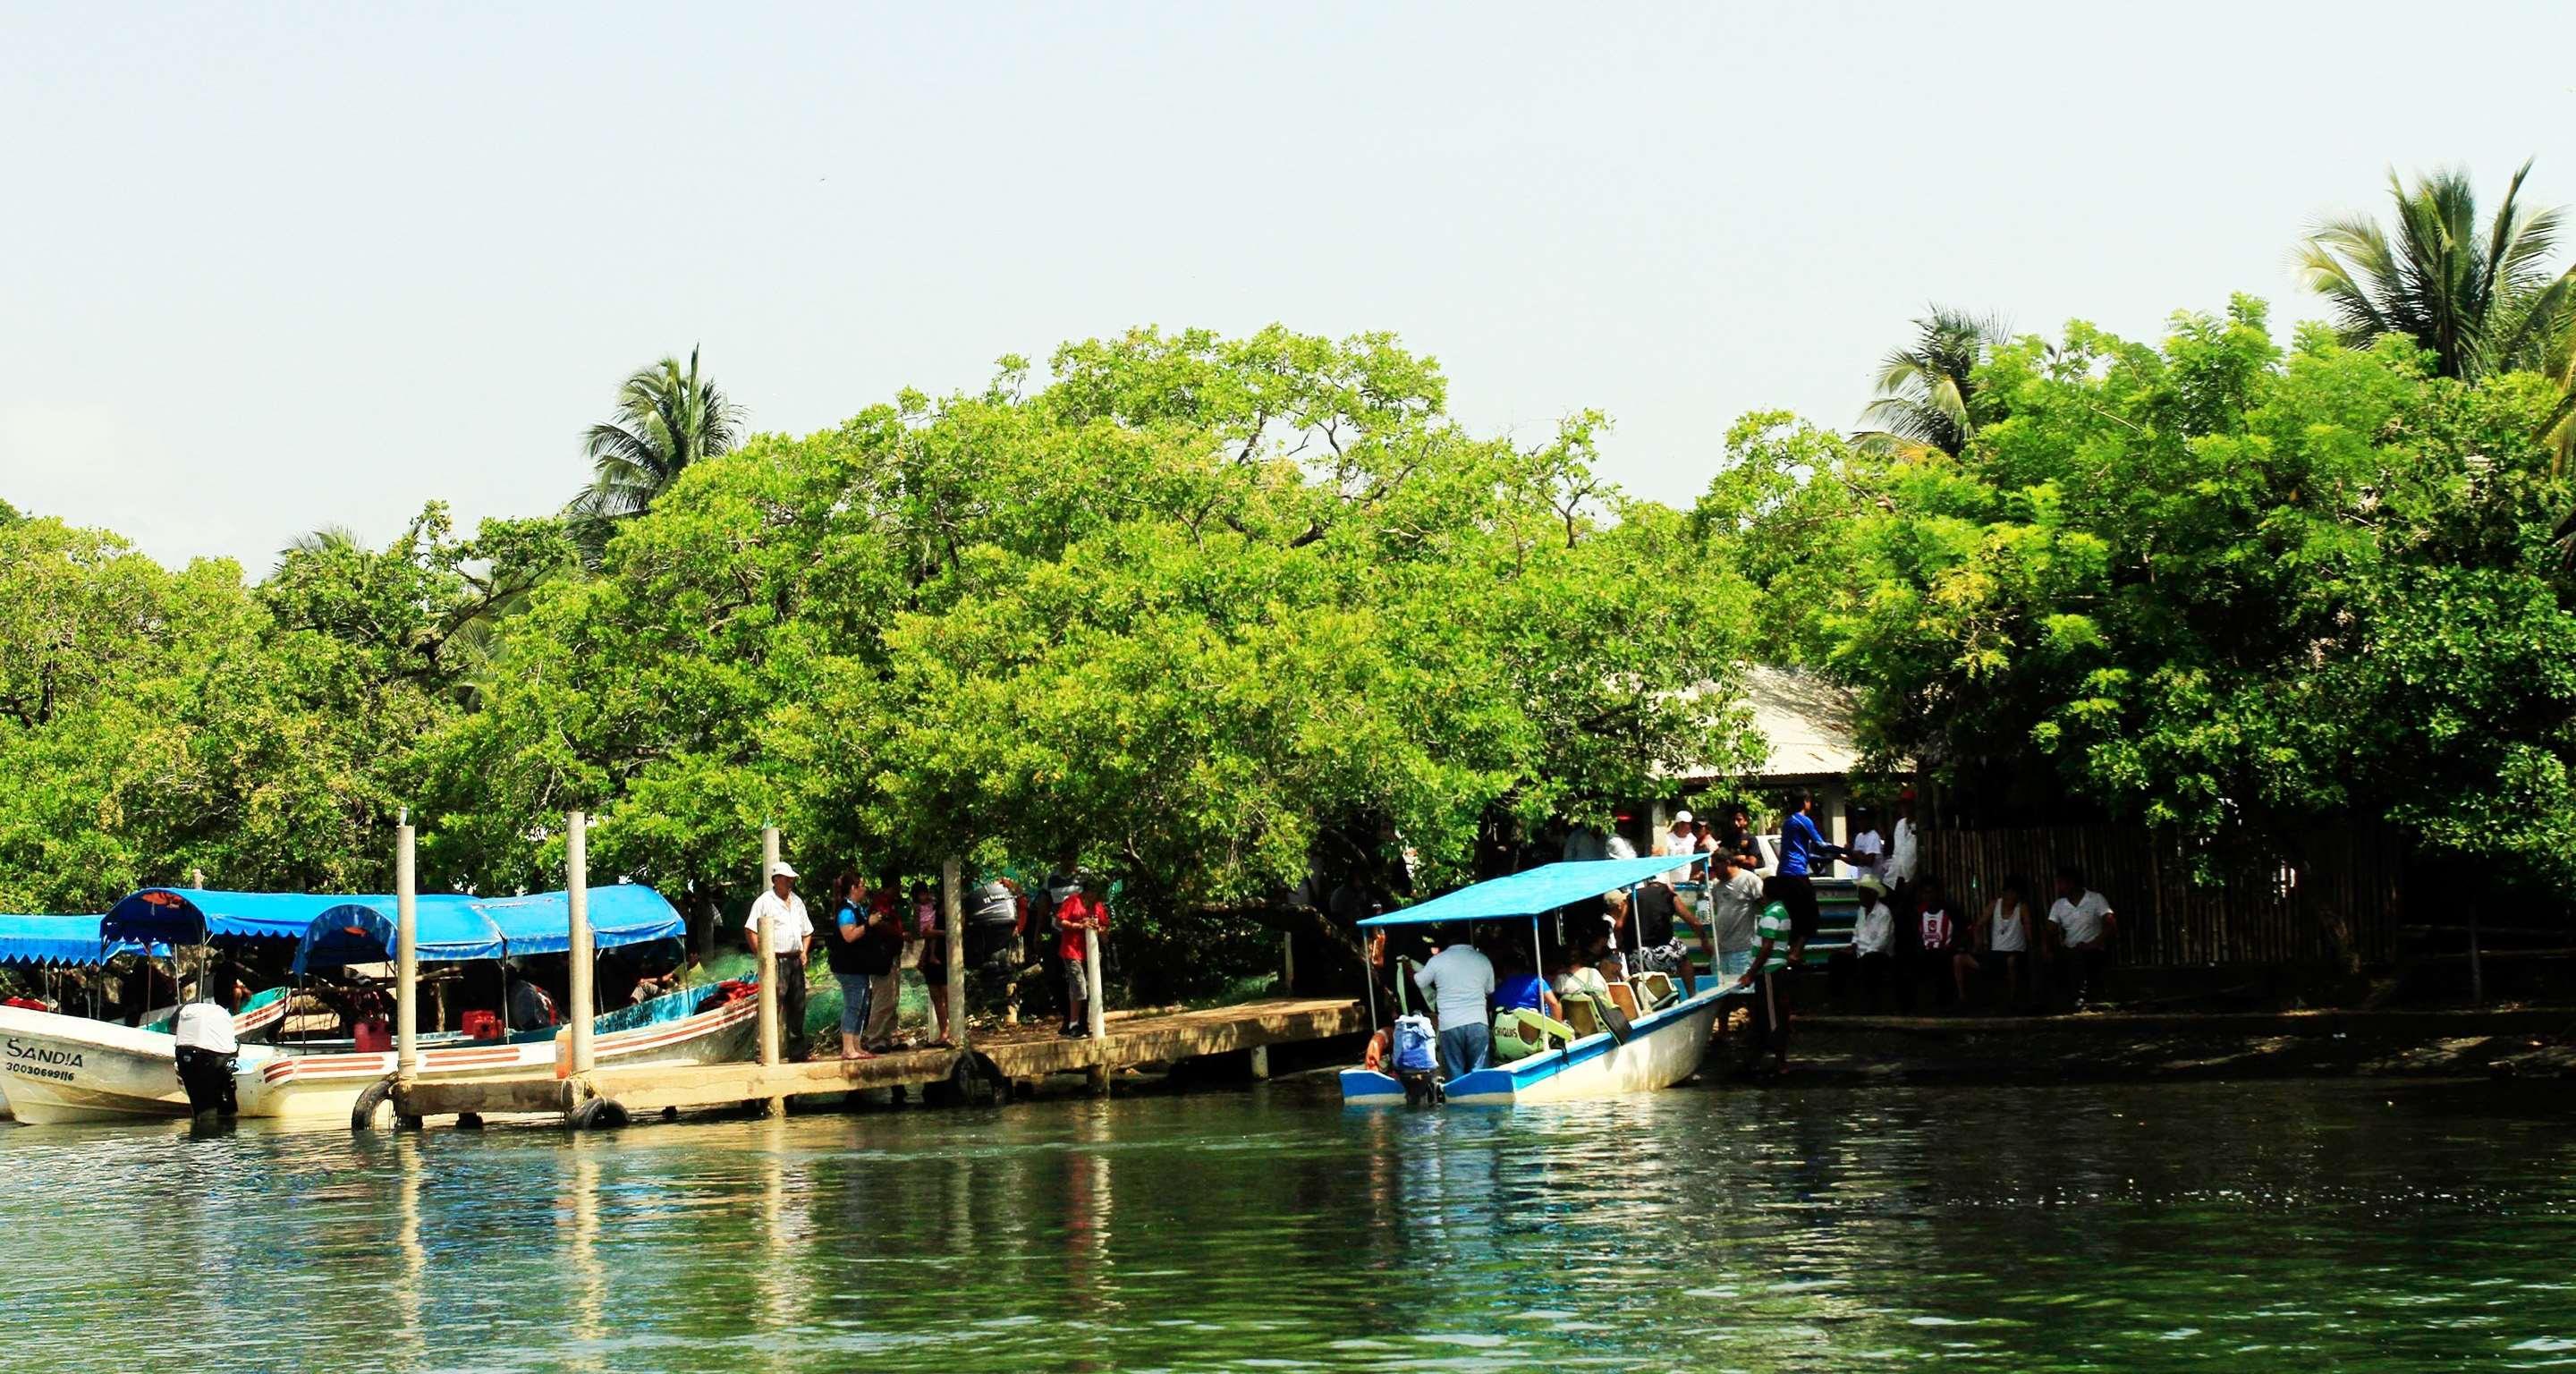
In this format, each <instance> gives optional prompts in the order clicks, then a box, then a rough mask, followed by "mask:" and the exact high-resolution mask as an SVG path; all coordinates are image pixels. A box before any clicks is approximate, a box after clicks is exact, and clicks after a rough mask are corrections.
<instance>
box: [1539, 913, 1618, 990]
mask: <svg viewBox="0 0 2576 1374" xmlns="http://www.w3.org/2000/svg"><path fill="white" fill-rule="evenodd" d="M1611 929H1612V928H1611V927H1610V926H1609V925H1608V924H1606V923H1603V924H1596V925H1592V926H1590V927H1589V928H1578V929H1577V930H1576V932H1575V936H1574V944H1573V947H1572V948H1571V949H1569V950H1567V951H1566V958H1565V971H1564V972H1563V973H1562V974H1560V975H1558V977H1557V979H1556V981H1555V984H1554V986H1555V988H1556V994H1557V996H1558V997H1560V998H1562V997H1571V996H1575V995H1577V994H1580V993H1584V992H1607V991H1609V988H1610V984H1612V983H1624V982H1626V981H1627V973H1626V971H1625V970H1624V969H1622V968H1621V967H1620V964H1619V951H1618V950H1617V949H1615V948H1613V947H1612V946H1611V939H1612V935H1611Z"/></svg>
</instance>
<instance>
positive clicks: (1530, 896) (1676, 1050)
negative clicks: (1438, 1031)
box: [1341, 855, 1733, 1106]
mask: <svg viewBox="0 0 2576 1374" xmlns="http://www.w3.org/2000/svg"><path fill="white" fill-rule="evenodd" d="M1705 857H1706V856H1693V855H1656V856H1653V857H1649V858H1636V859H1599V860H1590V861H1581V862H1571V863H1556V864H1547V865H1544V866H1541V867H1538V868H1533V869H1529V870H1527V871H1525V872H1520V873H1514V874H1512V875H1510V876H1508V877H1503V878H1496V879H1493V880H1491V881H1489V882H1482V883H1477V884H1475V885H1473V886H1470V887H1464V888H1460V889H1458V890H1457V891H1455V892H1451V893H1447V894H1445V895H1442V896H1439V897H1434V898H1432V899H1431V900H1429V901H1426V902H1421V903H1418V904H1416V905H1413V906H1410V907H1406V908H1404V909H1403V910H1401V911H1392V912H1388V913H1386V914H1385V915H1382V916H1372V917H1370V918H1368V919H1367V920H1364V921H1362V922H1360V925H1361V927H1362V928H1364V929H1370V930H1385V929H1388V928H1390V927H1405V926H1420V927H1428V926H1434V925H1449V924H1457V925H1465V924H1470V923H1502V924H1507V925H1509V926H1513V927H1517V926H1518V925H1519V924H1520V923H1522V922H1524V921H1525V922H1527V923H1528V936H1527V938H1528V939H1529V940H1530V941H1531V944H1532V947H1533V951H1534V953H1535V952H1536V951H1538V950H1540V949H1543V947H1544V941H1543V940H1542V938H1541V923H1542V921H1544V920H1545V919H1547V918H1549V917H1550V916H1552V915H1553V914H1555V913H1557V912H1559V911H1562V910H1564V909H1565V908H1568V907H1571V906H1575V905H1577V904H1579V903H1585V902H1589V901H1591V900H1593V899H1595V898H1598V897H1601V896H1603V895H1605V894H1607V893H1611V892H1617V891H1623V890H1633V889H1635V888H1637V887H1638V886H1640V885H1641V884H1643V883H1645V882H1646V881H1647V880H1649V879H1651V878H1654V877H1655V876H1657V875H1659V874H1668V873H1678V872H1681V871H1683V870H1686V869H1688V868H1689V867H1691V866H1692V865H1694V864H1696V863H1699V862H1701V861H1702V860H1704V858H1705ZM1632 928H1633V927H1632ZM1509 938H1515V939H1517V938H1520V936H1519V935H1518V934H1517V933H1515V934H1513V935H1512V936H1510V937H1509ZM1534 967H1540V968H1543V967H1544V960H1543V959H1540V960H1539V961H1538V962H1536V963H1535V964H1534ZM1402 976H1403V975H1402V974H1401V972H1399V974H1398V977H1402ZM1621 986H1622V985H1620V984H1612V985H1611V987H1612V988H1613V989H1614V990H1616V989H1618V988H1620V987H1621ZM1624 986H1625V988H1626V991H1627V996H1626V997H1625V998H1623V999H1620V1002H1621V1005H1619V1006H1618V1009H1617V1011H1616V1012H1615V1013H1607V1014H1601V1015H1598V1016H1586V1017H1583V1018H1582V1019H1581V1020H1580V1022H1579V1023H1578V1024H1574V1025H1571V1026H1569V1027H1568V1029H1569V1030H1570V1031H1571V1034H1569V1035H1566V1036H1564V1037H1563V1038H1562V1043H1558V1042H1557V1041H1554V1040H1550V1041H1547V1042H1544V1043H1545V1048H1543V1049H1540V1050H1539V1051H1538V1052H1537V1053H1534V1054H1530V1055H1527V1056H1525V1057H1522V1058H1519V1059H1515V1060H1512V1061H1510V1062H1508V1063H1502V1064H1497V1065H1494V1066H1493V1067H1490V1068H1486V1069H1480V1070H1477V1071H1476V1072H1473V1073H1468V1074H1465V1075H1462V1076H1460V1077H1458V1078H1456V1079H1453V1080H1451V1081H1450V1082H1448V1083H1446V1084H1444V1085H1443V1086H1442V1093H1443V1095H1444V1096H1445V1098H1446V1099H1447V1100H1448V1101H1450V1102H1453V1103H1459V1104H1464V1105H1471V1106H1510V1105H1513V1104H1516V1103H1525V1102H1556V1101H1569V1100H1574V1099H1580V1098H1596V1097H1612V1096H1618V1095H1622V1094H1626V1093H1632V1092H1648V1091H1652V1090H1654V1089H1656V1088H1663V1087H1669V1086H1671V1085H1672V1084H1675V1083H1679V1082H1681V1081H1682V1080H1683V1079H1686V1078H1688V1077H1690V1076H1691V1075H1692V1074H1694V1073H1697V1072H1698V1071H1699V1066H1700V1062H1701V1060H1702V1059H1704V1058H1705V1057H1706V1056H1707V1053H1708V1046H1709V1039H1710V1036H1711V1034H1712V1033H1713V1031H1714V1029H1715V1026H1716V1023H1717V1017H1718V1013H1719V1011H1720V1010H1721V1009H1722V1007H1723V1006H1724V1003H1725V999H1726V998H1727V997H1728V996H1730V995H1732V994H1733V989H1732V987H1731V986H1730V985H1728V984H1727V983H1726V982H1725V981H1723V980H1721V979H1716V978H1712V979H1710V980H1708V981H1706V982H1703V983H1700V984H1698V985H1697V987H1696V989H1695V990H1690V991H1684V990H1681V989H1677V988H1671V987H1669V980H1666V979H1663V977H1662V975H1647V976H1643V977H1638V978H1635V979H1633V980H1632V981H1631V982H1629V983H1628V984H1626V985H1624ZM1373 988H1374V984H1372V989H1373ZM1371 998H1372V1006H1371V1012H1370V1016H1371V1020H1372V1021H1374V1020H1375V1018H1376V1010H1375V1006H1374V998H1375V993H1374V990H1372V993H1371ZM1569 1010H1571V1008H1569ZM1623 1023H1624V1024H1623ZM1341 1085H1342V1101H1343V1103H1344V1104H1345V1105H1349V1106H1400V1105H1402V1104H1403V1103H1404V1102H1405V1101H1406V1100H1407V1093H1406V1088H1405V1084H1404V1081H1403V1080H1402V1079H1401V1078H1400V1077H1398V1076H1397V1075H1395V1074H1391V1073H1387V1072H1385V1071H1383V1069H1382V1068H1378V1067H1361V1068H1351V1069H1344V1070H1342V1075H1341ZM1415 1095H1416V1096H1417V1097H1418V1096H1419V1094H1418V1093H1417V1094H1415Z"/></svg>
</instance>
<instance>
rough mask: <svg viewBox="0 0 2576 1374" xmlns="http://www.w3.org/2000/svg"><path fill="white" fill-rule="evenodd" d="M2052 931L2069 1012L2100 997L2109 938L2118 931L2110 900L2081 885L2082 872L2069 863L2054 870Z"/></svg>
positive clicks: (2049, 916)
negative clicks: (2055, 889) (2054, 934)
mask: <svg viewBox="0 0 2576 1374" xmlns="http://www.w3.org/2000/svg"><path fill="white" fill-rule="evenodd" d="M2048 923H2049V925H2051V926H2053V927H2055V928H2056V931H2057V940H2058V952H2059V953H2060V954H2061V955H2063V956H2065V957H2063V958H2061V959H2060V960H2058V966H2059V967H2060V968H2061V969H2063V970H2064V975H2063V976H2064V977H2065V980H2066V1001H2067V1005H2068V1007H2069V1008H2070V1009H2072V1010H2075V1011H2082V1010H2084V1004H2085V1003H2086V1002H2087V1001H2089V1000H2091V999H2093V998H2095V997H2099V996H2101V995H2102V975H2103V972H2104V970H2105V969H2107V968H2108V967H2109V965H2110V962H2111V936H2112V934H2113V933H2114V932H2115V931H2117V930H2119V928H2120V918H2119V916H2118V915H2117V914H2116V913H2114V912H2113V911H2112V910H2111V902H2110V899H2108V898H2106V897H2104V896H2103V895H2102V894H2101V893H2099V892H2096V891H2094V890H2093V889H2091V888H2089V887H2086V886H2085V885H2084V870H2082V869H2080V868H2077V867H2075V866H2074V865H2072V864H2069V865H2067V866H2066V867H2064V868H2061V869H2059V870H2057V902H2056V904H2055V905H2053V906H2051V907H2049V909H2048Z"/></svg>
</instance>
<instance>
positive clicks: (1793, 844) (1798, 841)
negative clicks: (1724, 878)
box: [1769, 791, 1846, 965]
mask: <svg viewBox="0 0 2576 1374" xmlns="http://www.w3.org/2000/svg"><path fill="white" fill-rule="evenodd" d="M1815 809H1816V798H1815V794H1814V793H1811V792H1805V791H1800V792H1793V793H1791V794H1790V796H1789V814H1788V816H1787V817H1786V818H1784V819H1783V820H1782V821H1781V822H1780V871H1779V872H1778V873H1776V874H1774V875H1773V876H1772V879H1771V885H1770V888H1769V891H1770V894H1771V898H1772V900H1774V901H1776V902H1778V903H1779V904H1780V905H1781V906H1782V907H1783V908H1784V909H1786V910H1787V911H1788V913H1789V962H1790V963H1791V964H1793V965H1795V964H1802V963H1804V962H1805V960H1806V956H1807V942H1808V941H1809V940H1812V939H1814V938H1816V922H1817V919H1818V912H1817V910H1816V884H1815V881H1814V879H1813V877H1812V876H1811V875H1813V874H1814V872H1815V871H1816V868H1817V866H1818V865H1820V864H1823V863H1825V862H1826V861H1828V860H1831V859H1836V858H1842V857H1846V856H1845V855H1844V853H1843V851H1842V850H1840V849H1837V848H1835V847H1834V846H1832V845H1830V844H1827V843H1825V837H1824V835H1823V834H1822V833H1821V832H1819V831H1818V830H1817V829H1816V819H1815V817H1814V816H1812V815H1810V814H1808V813H1810V812H1812V811H1814V810H1815Z"/></svg>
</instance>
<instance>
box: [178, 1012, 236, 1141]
mask: <svg viewBox="0 0 2576 1374" xmlns="http://www.w3.org/2000/svg"><path fill="white" fill-rule="evenodd" d="M170 1029H171V1033H172V1037H173V1038H174V1039H176V1040H177V1041H178V1042H179V1044H178V1050H177V1056H178V1061H179V1086H180V1087H181V1088H183V1089H185V1090H186V1091H187V1094H188V1111H189V1114H190V1115H192V1116H204V1115H207V1114H208V1113H221V1114H223V1115H225V1116H231V1115H232V1114H233V1112H234V1110H235V1105H236V1104H235V1102H234V1097H233V1061H234V1058H235V1057H236V1056H238V1055H239V1054H240V1053H241V1042H240V1041H239V1040H237V1039H235V1038H234V1036H233V1014H232V1013H231V1012H229V1011H226V1010H225V1009H224V1007H223V1004H222V1003H220V1002H210V1001H204V1000H199V1001H195V1002H190V1003H188V1004H187V1005H186V1006H183V1007H181V1008H179V1014H178V1016H177V1017H176V1018H175V1019H174V1020H173V1021H172V1022H171V1026H170Z"/></svg>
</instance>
